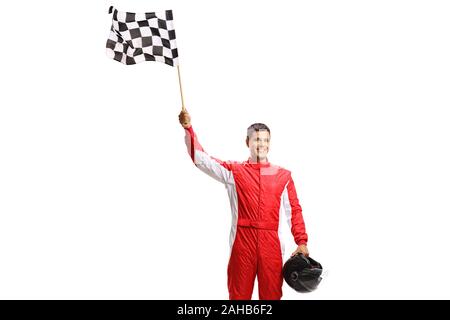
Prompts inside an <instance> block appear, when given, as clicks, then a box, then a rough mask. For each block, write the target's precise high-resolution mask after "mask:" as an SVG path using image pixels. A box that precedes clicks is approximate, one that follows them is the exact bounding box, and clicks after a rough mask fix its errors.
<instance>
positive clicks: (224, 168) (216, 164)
mask: <svg viewBox="0 0 450 320" xmlns="http://www.w3.org/2000/svg"><path fill="white" fill-rule="evenodd" d="M178 118H179V121H180V124H181V125H182V127H183V128H184V130H185V133H186V135H185V143H186V147H187V151H188V153H189V155H190V157H191V160H192V162H193V163H194V164H195V166H196V167H197V168H199V169H200V170H201V171H203V172H204V173H206V174H207V175H209V176H211V177H213V178H214V179H216V180H218V181H220V182H222V183H225V184H226V183H230V182H231V181H233V176H232V171H231V164H230V163H227V162H225V161H222V160H219V159H217V158H215V157H212V156H210V155H209V154H207V153H206V152H205V150H204V149H203V147H202V146H201V144H200V142H199V141H198V138H197V135H196V134H195V132H194V129H193V128H192V125H191V117H190V115H189V113H188V112H187V111H181V113H180V115H179V116H178Z"/></svg>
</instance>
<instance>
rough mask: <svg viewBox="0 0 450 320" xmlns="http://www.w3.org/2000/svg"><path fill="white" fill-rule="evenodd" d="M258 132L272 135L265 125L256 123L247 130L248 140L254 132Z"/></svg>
mask: <svg viewBox="0 0 450 320" xmlns="http://www.w3.org/2000/svg"><path fill="white" fill-rule="evenodd" d="M255 131H256V132H257V131H268V132H269V134H270V129H269V127H268V126H266V125H265V124H264V123H254V124H252V125H251V126H250V127H248V128H247V138H250V136H251V135H252V134H253V132H255Z"/></svg>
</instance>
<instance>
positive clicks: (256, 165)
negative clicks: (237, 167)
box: [244, 157, 270, 169]
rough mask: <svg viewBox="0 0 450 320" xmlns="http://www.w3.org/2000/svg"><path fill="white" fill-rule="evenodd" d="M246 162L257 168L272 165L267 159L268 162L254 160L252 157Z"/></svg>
mask: <svg viewBox="0 0 450 320" xmlns="http://www.w3.org/2000/svg"><path fill="white" fill-rule="evenodd" d="M244 163H245V164H246V165H249V166H250V167H252V168H255V169H258V168H267V167H270V162H269V161H267V162H253V161H252V159H251V158H250V157H249V158H248V159H247V161H245V162H244Z"/></svg>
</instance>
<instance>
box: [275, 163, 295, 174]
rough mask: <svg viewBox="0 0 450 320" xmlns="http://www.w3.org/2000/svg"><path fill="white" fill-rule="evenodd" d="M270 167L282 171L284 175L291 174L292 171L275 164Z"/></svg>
mask: <svg viewBox="0 0 450 320" xmlns="http://www.w3.org/2000/svg"><path fill="white" fill-rule="evenodd" d="M270 165H271V166H272V167H274V168H276V169H277V170H279V171H281V172H282V173H286V174H291V171H290V170H288V169H286V168H285V167H283V166H280V165H278V164H274V163H271V164H270Z"/></svg>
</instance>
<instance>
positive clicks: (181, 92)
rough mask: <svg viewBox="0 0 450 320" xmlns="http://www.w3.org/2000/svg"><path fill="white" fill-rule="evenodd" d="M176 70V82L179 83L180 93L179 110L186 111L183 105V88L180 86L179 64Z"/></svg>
mask: <svg viewBox="0 0 450 320" xmlns="http://www.w3.org/2000/svg"><path fill="white" fill-rule="evenodd" d="M177 70H178V84H179V85H180V94H181V110H182V111H186V108H185V107H184V98H183V88H182V87H181V75H180V65H177Z"/></svg>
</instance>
